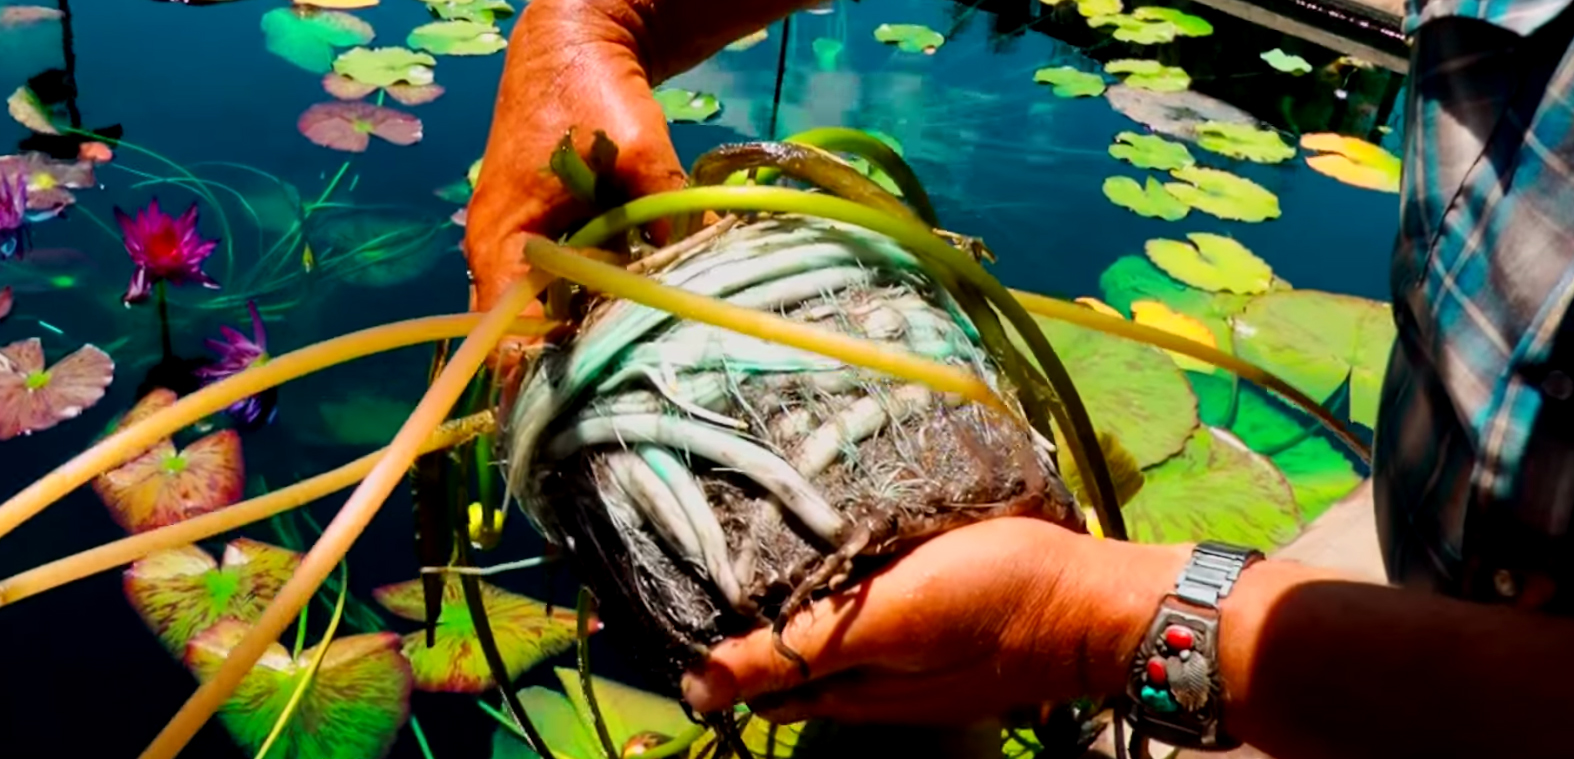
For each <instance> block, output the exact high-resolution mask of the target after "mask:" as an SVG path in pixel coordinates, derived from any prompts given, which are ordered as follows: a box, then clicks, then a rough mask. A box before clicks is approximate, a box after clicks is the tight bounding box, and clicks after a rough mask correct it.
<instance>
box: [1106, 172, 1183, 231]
mask: <svg viewBox="0 0 1574 759" xmlns="http://www.w3.org/2000/svg"><path fill="white" fill-rule="evenodd" d="M1104 197H1106V198H1109V200H1110V202H1111V203H1114V204H1115V205H1117V206H1120V207H1122V208H1126V209H1130V210H1131V211H1133V212H1135V213H1137V214H1140V215H1142V216H1148V217H1152V218H1156V219H1163V220H1165V221H1178V220H1180V219H1184V218H1186V214H1188V213H1190V212H1191V209H1190V208H1189V207H1188V206H1187V205H1186V204H1185V203H1182V202H1180V201H1179V200H1178V199H1176V198H1175V196H1174V195H1171V194H1170V193H1169V191H1168V190H1166V189H1164V185H1162V184H1159V181H1158V180H1157V179H1154V178H1153V177H1148V183H1147V186H1146V187H1144V186H1143V185H1139V184H1137V180H1135V179H1132V178H1131V177H1107V178H1105V180H1104Z"/></svg>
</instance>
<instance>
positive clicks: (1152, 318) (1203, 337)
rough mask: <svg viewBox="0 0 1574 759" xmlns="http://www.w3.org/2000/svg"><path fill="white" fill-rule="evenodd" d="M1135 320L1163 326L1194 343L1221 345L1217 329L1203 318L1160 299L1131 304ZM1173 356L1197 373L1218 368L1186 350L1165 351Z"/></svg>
mask: <svg viewBox="0 0 1574 759" xmlns="http://www.w3.org/2000/svg"><path fill="white" fill-rule="evenodd" d="M1131 320H1132V321H1134V322H1136V323H1138V324H1143V325H1146V326H1149V327H1154V328H1157V329H1162V330H1164V331H1165V332H1168V333H1170V334H1172V335H1177V336H1179V337H1184V338H1186V339H1187V340H1191V341H1193V342H1198V343H1202V344H1203V345H1206V346H1208V347H1210V348H1217V347H1219V342H1218V340H1217V339H1216V338H1215V337H1214V336H1213V331H1212V330H1210V329H1208V325H1206V324H1203V323H1202V322H1201V321H1199V320H1197V319H1194V318H1192V317H1190V316H1187V315H1185V314H1183V313H1181V312H1179V311H1176V310H1174V309H1172V308H1170V307H1169V306H1166V305H1164V304H1163V303H1162V302H1160V301H1156V300H1139V301H1134V302H1133V303H1132V304H1131ZM1164 352H1165V353H1168V354H1170V358H1172V359H1174V360H1175V365H1176V366H1179V367H1180V368H1182V369H1187V370H1190V371H1194V372H1211V371H1213V369H1214V367H1213V364H1210V363H1208V362H1206V361H1202V360H1200V359H1195V358H1192V357H1191V356H1188V355H1186V354H1184V353H1177V352H1175V351H1172V350H1165V351H1164Z"/></svg>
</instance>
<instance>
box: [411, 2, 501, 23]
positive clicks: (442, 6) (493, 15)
mask: <svg viewBox="0 0 1574 759" xmlns="http://www.w3.org/2000/svg"><path fill="white" fill-rule="evenodd" d="M422 2H423V3H425V4H426V8H427V10H429V11H431V13H432V15H433V16H435V17H437V18H440V19H445V20H448V21H474V22H476V23H480V24H495V23H497V22H499V21H502V20H504V19H508V18H511V17H513V15H514V6H512V5H509V4H508V2H507V0H422Z"/></svg>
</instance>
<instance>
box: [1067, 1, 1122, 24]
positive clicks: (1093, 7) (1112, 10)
mask: <svg viewBox="0 0 1574 759" xmlns="http://www.w3.org/2000/svg"><path fill="white" fill-rule="evenodd" d="M1121 8H1122V6H1121V4H1120V0H1077V13H1079V14H1081V15H1082V17H1083V18H1089V19H1092V18H1098V17H1100V16H1113V15H1115V14H1117V13H1120V11H1121Z"/></svg>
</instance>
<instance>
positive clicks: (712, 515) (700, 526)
mask: <svg viewBox="0 0 1574 759" xmlns="http://www.w3.org/2000/svg"><path fill="white" fill-rule="evenodd" d="M634 450H635V452H637V453H638V454H639V455H640V458H642V459H644V460H645V463H646V464H648V465H649V466H650V468H651V469H652V470H654V471H655V472H656V474H657V476H659V477H661V481H662V482H665V483H667V487H668V488H670V489H671V490H672V495H673V496H674V497H676V498H677V499H678V506H679V507H681V508H682V510H683V515H684V516H685V517H687V518H688V520H689V525H690V526H691V527H693V528H694V535H695V536H696V537H697V538H699V547H700V555H701V556H702V557H703V561H704V564H705V569H706V570H707V571H708V572H709V573H710V576H711V579H712V580H714V581H715V583H716V586H717V588H718V589H719V590H721V594H722V596H723V597H725V598H726V599H727V603H729V604H731V605H732V608H734V609H739V610H742V609H743V608H744V605H745V603H746V602H747V599H746V598H745V597H744V594H743V588H742V586H741V585H740V584H739V582H738V578H737V576H735V575H734V574H733V565H732V559H731V558H729V557H728V555H727V535H726V533H724V532H722V530H721V522H720V520H718V519H716V512H715V511H713V510H711V506H710V499H709V498H707V497H705V490H704V489H703V488H701V487H700V483H699V480H697V479H695V478H694V473H693V472H691V471H689V468H688V466H687V465H685V464H684V463H683V461H681V460H680V459H679V458H678V457H677V456H674V455H673V454H672V451H669V450H667V449H666V448H663V447H661V446H657V445H640V446H636V447H635V448H634Z"/></svg>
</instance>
